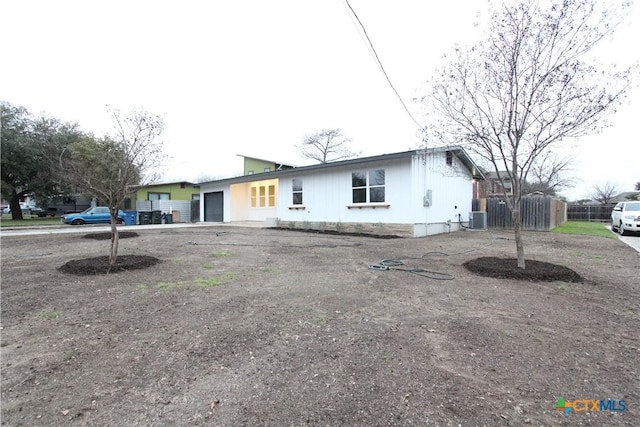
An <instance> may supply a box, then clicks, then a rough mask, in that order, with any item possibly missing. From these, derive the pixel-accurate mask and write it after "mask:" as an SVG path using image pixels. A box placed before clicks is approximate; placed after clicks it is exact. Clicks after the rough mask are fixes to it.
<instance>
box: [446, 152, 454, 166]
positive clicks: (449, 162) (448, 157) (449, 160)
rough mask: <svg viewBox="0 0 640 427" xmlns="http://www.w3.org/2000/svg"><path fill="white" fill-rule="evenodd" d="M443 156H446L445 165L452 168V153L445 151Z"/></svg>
mask: <svg viewBox="0 0 640 427" xmlns="http://www.w3.org/2000/svg"><path fill="white" fill-rule="evenodd" d="M445 154H446V156H447V165H448V166H452V165H453V153H452V152H451V151H447V152H446V153H445Z"/></svg>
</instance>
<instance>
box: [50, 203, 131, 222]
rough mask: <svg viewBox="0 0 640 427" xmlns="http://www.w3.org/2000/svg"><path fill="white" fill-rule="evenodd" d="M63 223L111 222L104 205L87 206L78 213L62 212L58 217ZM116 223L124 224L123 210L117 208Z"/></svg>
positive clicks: (107, 209)
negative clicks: (87, 207)
mask: <svg viewBox="0 0 640 427" xmlns="http://www.w3.org/2000/svg"><path fill="white" fill-rule="evenodd" d="M60 221H62V223H63V224H71V225H82V224H111V214H110V213H109V208H108V207H106V206H97V207H95V208H89V209H87V210H85V211H82V212H80V213H71V214H64V215H62V216H61V217H60ZM117 223H118V224H124V212H123V211H121V210H118V221H117Z"/></svg>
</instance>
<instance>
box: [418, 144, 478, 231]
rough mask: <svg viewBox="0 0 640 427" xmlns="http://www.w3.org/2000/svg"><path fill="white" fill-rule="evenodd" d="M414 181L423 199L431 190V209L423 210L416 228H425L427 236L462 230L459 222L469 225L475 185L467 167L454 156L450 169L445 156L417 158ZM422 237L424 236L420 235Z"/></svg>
mask: <svg viewBox="0 0 640 427" xmlns="http://www.w3.org/2000/svg"><path fill="white" fill-rule="evenodd" d="M413 168H414V171H413V179H414V183H415V184H416V187H417V188H418V190H417V191H418V192H419V193H421V194H422V196H424V195H426V193H427V190H431V206H429V207H424V206H422V205H423V203H422V197H421V198H420V207H419V208H418V209H417V212H420V213H418V214H417V215H416V221H415V223H416V224H425V226H424V227H423V233H424V234H435V233H441V232H444V231H448V230H449V226H448V225H447V221H451V224H452V225H451V230H457V229H458V228H459V224H458V223H459V220H461V221H462V222H463V223H466V222H467V221H468V216H469V211H470V210H471V199H472V197H473V181H472V177H471V174H470V173H469V171H468V169H467V168H466V167H465V166H464V164H463V163H462V162H461V161H460V160H459V159H458V158H457V157H456V156H455V155H454V156H453V158H452V164H451V165H447V163H446V154H445V153H444V152H439V153H430V154H428V155H417V156H415V157H414V159H413ZM459 215H461V216H459ZM421 234H422V233H421Z"/></svg>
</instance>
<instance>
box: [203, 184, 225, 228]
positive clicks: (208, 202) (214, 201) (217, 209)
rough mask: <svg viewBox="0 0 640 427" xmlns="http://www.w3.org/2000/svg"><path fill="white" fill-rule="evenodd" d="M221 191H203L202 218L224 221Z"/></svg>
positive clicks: (207, 220)
mask: <svg viewBox="0 0 640 427" xmlns="http://www.w3.org/2000/svg"><path fill="white" fill-rule="evenodd" d="M222 195H223V192H222V191H216V192H213V193H204V220H205V221H206V222H224V209H223V208H224V205H223V197H222Z"/></svg>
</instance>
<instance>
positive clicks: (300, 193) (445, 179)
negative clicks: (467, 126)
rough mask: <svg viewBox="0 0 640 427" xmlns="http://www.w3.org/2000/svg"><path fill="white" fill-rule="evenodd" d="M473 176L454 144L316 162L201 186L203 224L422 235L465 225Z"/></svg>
mask: <svg viewBox="0 0 640 427" xmlns="http://www.w3.org/2000/svg"><path fill="white" fill-rule="evenodd" d="M478 179H480V180H482V179H484V177H483V175H482V173H481V171H480V169H479V168H478V167H477V166H476V165H475V163H474V162H473V161H472V159H471V158H470V157H469V155H468V154H467V153H466V152H465V150H464V149H463V148H462V147H459V146H455V147H441V148H430V149H420V150H411V151H404V152H399V153H392V154H383V155H379V156H372V157H362V158H357V159H349V160H343V161H336V162H331V163H321V164H317V165H312V166H304V167H297V168H291V169H284V170H277V171H272V172H264V173H256V174H252V175H245V176H239V177H234V178H228V179H221V180H216V181H210V182H203V183H200V184H199V186H200V221H204V222H224V223H229V222H231V223H233V222H246V221H260V222H263V223H264V224H265V226H284V227H289V228H305V229H319V230H325V229H327V230H329V229H332V230H338V231H350V232H354V231H355V232H375V233H379V234H396V235H405V236H413V237H422V236H427V235H431V234H438V233H443V232H448V231H455V230H458V229H460V228H461V226H462V225H465V224H468V221H469V213H470V212H471V200H472V197H473V181H474V180H478Z"/></svg>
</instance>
